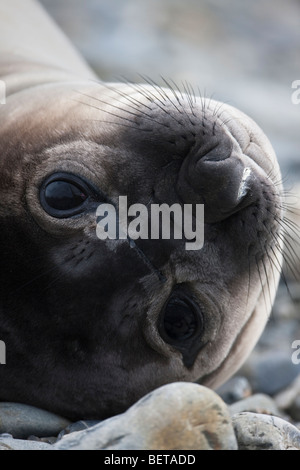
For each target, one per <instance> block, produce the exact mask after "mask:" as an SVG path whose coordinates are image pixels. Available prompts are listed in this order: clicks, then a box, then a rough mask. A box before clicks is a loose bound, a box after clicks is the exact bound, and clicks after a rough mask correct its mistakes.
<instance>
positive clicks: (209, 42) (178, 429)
mask: <svg viewBox="0 0 300 470" xmlns="http://www.w3.org/2000/svg"><path fill="white" fill-rule="evenodd" d="M42 3H43V4H44V5H45V7H46V8H47V9H48V10H49V12H50V13H51V14H53V15H54V17H55V18H56V20H57V21H58V23H59V24H60V25H61V26H62V27H63V29H64V30H65V31H66V32H67V33H68V35H69V36H70V37H71V39H72V41H74V43H75V44H76V46H77V47H78V48H79V49H80V50H81V51H82V53H83V54H84V55H85V56H86V58H87V59H88V61H89V62H90V63H91V64H92V66H93V67H94V68H95V69H96V70H97V71H99V74H100V75H101V77H102V78H103V79H105V80H113V79H114V78H115V77H116V76H121V75H126V77H127V78H129V79H132V80H135V81H136V73H137V72H140V73H145V74H150V75H151V76H152V78H154V79H157V77H159V76H160V75H164V76H166V77H170V76H171V77H172V78H174V80H175V81H178V82H179V83H180V82H181V80H188V81H190V82H192V83H193V84H195V83H196V84H198V85H199V87H200V88H201V89H202V90H204V89H206V93H207V94H208V95H210V94H212V93H214V92H216V98H217V99H220V100H224V101H229V102H230V104H233V105H235V106H237V107H239V108H240V109H242V110H243V111H245V112H247V113H249V114H250V115H251V116H252V117H253V118H254V119H255V120H256V121H257V122H258V123H259V124H260V125H261V126H262V128H263V129H264V130H265V131H266V132H267V135H268V136H269V138H270V140H271V142H272V144H273V145H274V148H275V150H276V153H277V155H278V159H279V162H280V165H281V168H282V173H283V176H284V181H285V185H286V188H287V189H288V190H290V191H291V192H294V193H295V194H296V198H295V199H294V204H295V208H297V205H298V206H299V207H298V209H297V210H298V211H299V208H300V204H299V201H300V189H299V186H297V183H299V181H300V159H299V147H300V135H299V125H300V104H296V103H293V102H292V101H291V95H292V88H291V84H292V82H293V81H294V80H297V79H299V80H300V57H299V45H300V29H299V21H298V19H297V18H299V15H300V4H299V2H298V1H296V0H288V1H287V2H284V4H283V2H280V1H279V0H277V1H271V0H264V1H262V2H259V4H258V6H255V2H251V1H250V0H247V1H245V2H237V0H230V1H227V2H223V3H222V2H216V1H214V0H205V1H202V2H197V1H195V0H188V1H187V2H184V4H183V3H182V2H179V1H177V0H176V1H171V0H165V1H163V2H159V1H154V2H151V3H150V1H145V2H138V1H137V0H130V1H128V2H121V1H119V0H113V1H112V2H109V3H110V6H109V7H108V6H107V4H108V2H104V1H102V0H101V1H100V0H89V1H87V2H80V1H78V0H72V2H71V1H70V0H66V1H64V2H63V5H62V2H60V1H59V0H43V1H42ZM125 3H126V5H125ZM141 4H142V5H143V6H141ZM83 5H84V7H83ZM70 12H71V13H70ZM289 217H293V218H294V217H295V219H296V223H298V222H297V216H295V214H292V213H291V214H290V215H289ZM296 232H298V233H299V230H298V229H296ZM294 238H297V234H294ZM299 246H300V245H299V244H297V242H296V243H295V244H294V245H293V252H295V255H294V256H293V257H294V264H295V267H296V270H297V269H298V270H299V269H300V261H299V258H298V260H297V255H296V253H297V252H298V256H299V254H300V248H299ZM286 278H287V281H286V282H287V286H288V287H287V286H286V285H285V282H284V280H282V282H281V284H280V286H279V289H278V294H277V298H276V301H275V304H274V307H273V311H272V314H271V316H270V318H269V321H268V324H267V326H266V329H265V331H264V333H263V335H262V337H261V339H260V341H259V342H258V344H257V346H256V347H255V349H254V351H253V353H252V354H251V355H250V357H249V358H248V360H247V361H246V362H245V364H244V365H243V366H242V368H241V369H240V370H239V371H238V372H237V373H236V375H235V376H234V377H233V378H231V379H230V380H229V381H228V382H227V383H226V384H224V385H223V386H222V387H221V388H220V389H218V390H217V391H216V392H212V391H210V390H209V389H206V388H204V387H202V386H200V385H197V384H189V383H176V384H171V385H168V386H165V387H162V388H160V389H158V390H156V391H154V392H152V393H151V394H149V395H148V396H146V397H144V398H143V399H141V400H140V401H139V402H138V403H137V404H135V405H134V406H133V407H132V408H130V409H129V410H128V411H127V412H126V413H124V414H123V415H119V416H117V417H113V418H111V419H108V420H105V421H103V422H99V423H97V422H88V421H80V422H77V423H71V422H69V421H68V420H66V419H65V418H63V417H59V416H55V415H53V414H51V413H48V412H46V411H44V410H39V409H36V408H32V407H27V406H25V405H22V404H14V403H0V450H11V449H12V450H14V449H15V450H19V449H34V450H44V449H45V450H48V449H53V450H54V449H55V450H59V449H108V450H117V449H118V450H120V449H149V450H153V449H158V450H171V449H187V450H190V449H226V450H229V449H231V450H238V449H240V450H242V449H248V450H256V449H259V450H290V449H293V450H300V284H299V282H297V281H296V280H295V279H294V278H293V276H291V273H290V272H289V269H288V267H287V274H286ZM99 400H101V397H99Z"/></svg>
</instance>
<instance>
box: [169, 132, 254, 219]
mask: <svg viewBox="0 0 300 470" xmlns="http://www.w3.org/2000/svg"><path fill="white" fill-rule="evenodd" d="M255 184H256V182H255V176H254V174H253V172H252V170H251V168H250V167H247V166H245V163H244V162H243V159H242V158H240V157H239V155H238V153H237V152H236V151H233V142H232V140H231V138H230V136H228V135H227V134H225V133H224V132H219V133H218V134H215V135H213V136H211V137H208V138H207V139H206V141H205V143H204V144H203V145H201V146H199V147H198V148H197V149H192V150H191V152H190V153H189V155H188V156H187V157H186V158H185V159H184V161H183V164H182V166H181V169H180V172H179V177H178V181H177V191H178V194H179V195H180V197H181V199H182V200H183V202H184V203H189V204H195V203H196V204H204V213H205V222H206V223H215V222H219V221H221V220H224V219H226V218H228V217H229V216H230V215H232V214H234V213H235V212H237V211H239V210H241V209H242V208H244V207H245V206H247V205H249V204H251V202H252V200H253V196H254V192H255V191H254V186H255Z"/></svg>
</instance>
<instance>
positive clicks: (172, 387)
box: [53, 382, 237, 450]
mask: <svg viewBox="0 0 300 470" xmlns="http://www.w3.org/2000/svg"><path fill="white" fill-rule="evenodd" d="M53 449H61V450H75V449H76V450H97V449H99V450H100V449H106V450H135V449H137V450H140V449H144V450H154V449H155V450H196V449H201V450H215V449H218V450H219V449H220V450H221V449H223V450H227V449H230V450H236V449H237V442H236V438H235V434H234V431H233V427H232V423H231V419H230V416H229V412H228V409H227V406H226V405H225V403H224V402H223V400H222V399H221V398H220V397H219V396H218V395H217V394H216V393H215V392H213V391H212V390H210V389H208V388H206V387H203V386H201V385H198V384H194V383H184V382H177V383H173V384H169V385H165V386H163V387H160V388H158V389H156V390H154V391H153V392H151V393H149V394H148V395H146V396H145V397H143V398H142V399H141V400H139V401H138V402H137V403H136V404H135V405H133V406H132V407H131V408H129V409H128V410H127V412H126V413H123V414H121V415H118V416H115V417H113V418H110V419H107V420H105V421H102V422H101V423H99V424H97V425H96V426H93V427H91V428H89V429H87V430H84V431H78V432H73V433H72V434H69V435H66V436H64V437H63V438H62V439H61V440H60V441H58V442H57V443H56V444H54V445H53Z"/></svg>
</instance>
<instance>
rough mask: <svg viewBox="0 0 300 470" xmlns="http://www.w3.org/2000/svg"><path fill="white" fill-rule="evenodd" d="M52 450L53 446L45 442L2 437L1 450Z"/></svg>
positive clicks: (0, 441) (0, 438)
mask: <svg viewBox="0 0 300 470" xmlns="http://www.w3.org/2000/svg"><path fill="white" fill-rule="evenodd" d="M51 448H52V446H51V445H50V444H46V443H45V442H36V441H26V440H23V439H14V438H12V437H1V436H0V450H51Z"/></svg>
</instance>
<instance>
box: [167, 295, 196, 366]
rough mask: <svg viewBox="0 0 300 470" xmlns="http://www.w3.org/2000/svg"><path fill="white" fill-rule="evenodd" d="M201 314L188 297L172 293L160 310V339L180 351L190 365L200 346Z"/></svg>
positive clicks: (185, 361)
mask: <svg viewBox="0 0 300 470" xmlns="http://www.w3.org/2000/svg"><path fill="white" fill-rule="evenodd" d="M203 327H204V325H203V316H202V312H201V310H200V308H199V307H198V305H196V304H195V303H194V302H193V301H192V300H190V299H189V298H188V297H185V296H183V297H181V296H177V295H176V296H175V295H173V296H172V297H171V298H170V299H169V301H168V302H167V304H166V305H165V307H164V309H163V310H162V312H161V314H160V317H159V322H158V331H159V333H160V336H161V337H162V339H163V340H164V341H165V342H166V343H168V344H170V345H172V346H174V347H175V348H176V349H178V350H179V351H181V352H182V355H183V361H184V363H185V365H186V366H187V367H190V366H191V365H192V364H193V362H194V360H195V358H196V355H197V352H198V350H199V348H200V347H201V346H202V342H201V339H202V333H203V329H204V328H203Z"/></svg>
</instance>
